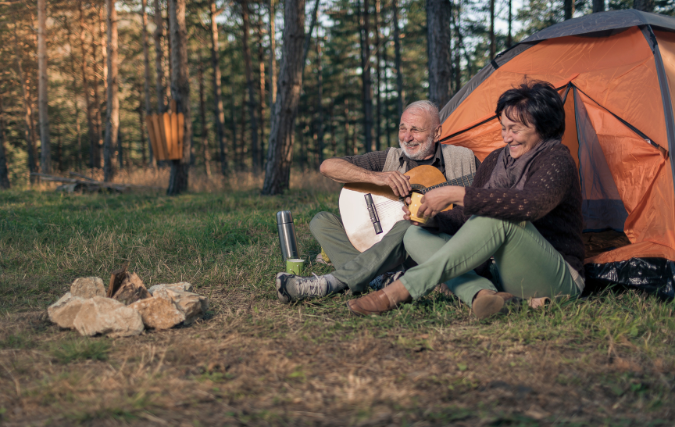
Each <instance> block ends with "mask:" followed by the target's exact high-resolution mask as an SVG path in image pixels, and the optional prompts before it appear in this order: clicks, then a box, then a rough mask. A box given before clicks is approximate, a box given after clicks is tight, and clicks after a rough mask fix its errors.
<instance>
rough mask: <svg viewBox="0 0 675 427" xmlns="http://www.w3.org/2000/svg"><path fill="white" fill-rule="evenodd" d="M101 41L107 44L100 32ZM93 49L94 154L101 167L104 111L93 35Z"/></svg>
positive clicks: (96, 165)
mask: <svg viewBox="0 0 675 427" xmlns="http://www.w3.org/2000/svg"><path fill="white" fill-rule="evenodd" d="M99 36H100V38H99V42H100V43H101V44H102V45H105V42H104V41H103V35H102V34H101V33H100V32H99ZM91 50H92V75H93V79H92V84H93V90H94V108H95V110H94V111H93V112H94V114H95V115H94V123H95V125H96V139H97V142H96V149H95V150H94V156H95V160H96V163H95V167H97V168H100V167H101V154H102V150H103V122H102V117H101V116H102V111H101V95H100V94H99V90H98V88H99V79H98V77H97V76H96V67H97V65H98V56H97V55H96V52H97V51H98V49H97V45H96V40H95V38H94V37H93V36H92V43H91ZM102 68H105V69H107V67H106V65H105V60H104V61H103V64H102ZM104 82H105V81H104Z"/></svg>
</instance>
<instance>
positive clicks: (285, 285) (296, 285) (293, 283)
mask: <svg viewBox="0 0 675 427" xmlns="http://www.w3.org/2000/svg"><path fill="white" fill-rule="evenodd" d="M275 283H276V286H277V297H278V298H279V301H280V302H281V303H282V304H288V303H290V302H293V301H300V300H303V299H305V298H319V297H325V296H326V295H328V294H330V293H333V286H332V285H331V283H330V282H329V280H328V279H327V278H326V276H317V275H316V274H315V275H314V276H311V277H300V276H296V275H295V274H288V273H277V277H276V280H275Z"/></svg>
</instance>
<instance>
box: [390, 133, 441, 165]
mask: <svg viewBox="0 0 675 427" xmlns="http://www.w3.org/2000/svg"><path fill="white" fill-rule="evenodd" d="M398 143H399V145H400V146H401V149H402V150H403V152H404V153H405V155H406V156H408V158H409V159H411V160H424V159H425V158H427V157H429V156H430V155H432V154H434V153H435V152H436V144H435V143H434V137H433V136H430V137H429V138H428V139H427V141H426V142H424V143H422V144H421V145H422V149H421V150H420V151H418V152H417V153H416V154H414V155H410V153H409V152H408V143H406V142H405V141H401V140H400V139H399V140H398ZM413 144H417V143H416V142H415V141H413Z"/></svg>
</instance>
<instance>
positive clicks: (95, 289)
mask: <svg viewBox="0 0 675 427" xmlns="http://www.w3.org/2000/svg"><path fill="white" fill-rule="evenodd" d="M70 293H71V294H72V295H73V296H74V297H80V298H94V297H104V296H105V286H104V285H103V280H101V278H99V277H79V278H77V279H75V281H74V282H73V284H72V285H70Z"/></svg>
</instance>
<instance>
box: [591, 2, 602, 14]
mask: <svg viewBox="0 0 675 427" xmlns="http://www.w3.org/2000/svg"><path fill="white" fill-rule="evenodd" d="M604 11H605V0H593V13H597V12H604Z"/></svg>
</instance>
